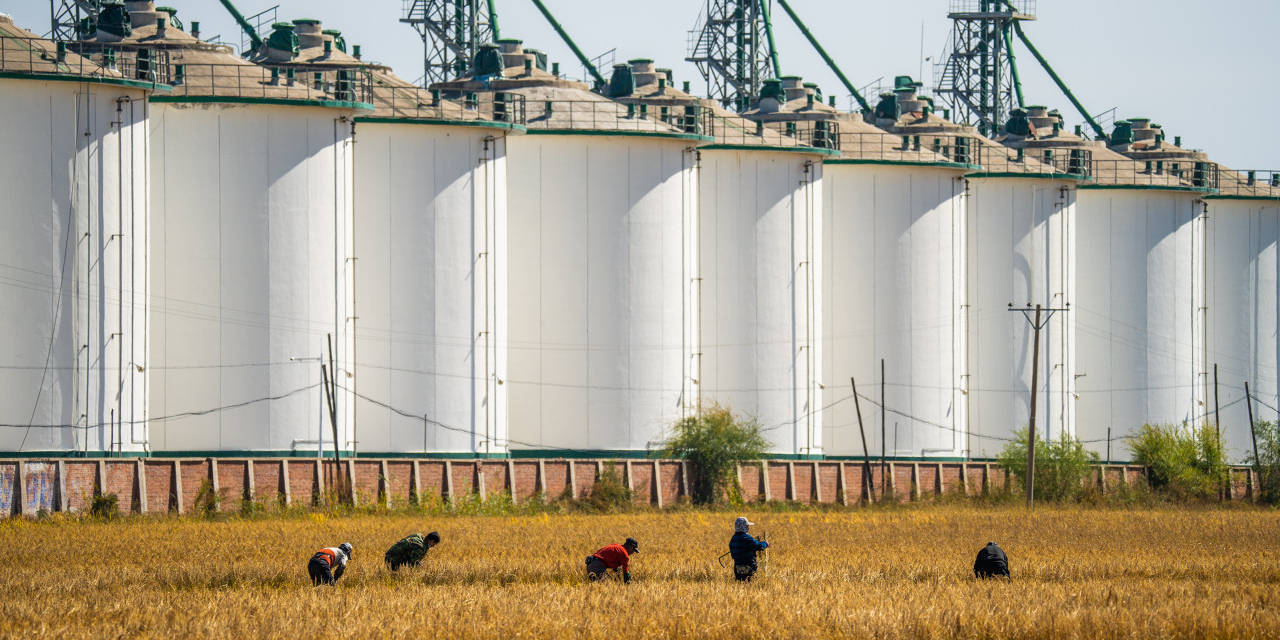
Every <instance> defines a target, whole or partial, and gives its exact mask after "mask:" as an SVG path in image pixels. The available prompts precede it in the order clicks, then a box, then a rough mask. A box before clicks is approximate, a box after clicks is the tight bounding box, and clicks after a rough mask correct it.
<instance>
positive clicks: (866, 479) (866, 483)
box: [849, 377, 884, 500]
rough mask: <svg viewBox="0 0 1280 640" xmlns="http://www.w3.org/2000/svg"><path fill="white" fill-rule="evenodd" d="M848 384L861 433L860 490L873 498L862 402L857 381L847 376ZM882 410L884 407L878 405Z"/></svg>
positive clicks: (869, 456) (873, 491) (869, 453)
mask: <svg viewBox="0 0 1280 640" xmlns="http://www.w3.org/2000/svg"><path fill="white" fill-rule="evenodd" d="M849 386H851V387H853V408H854V410H856V411H857V412H858V433H861V434H862V478H863V479H862V491H865V492H866V496H867V500H874V499H875V497H876V494H875V490H876V487H875V484H874V483H872V482H871V452H870V451H868V450H867V431H866V429H863V428H862V403H861V402H858V383H857V382H854V381H853V378H852V377H851V378H849ZM880 410H881V411H883V410H884V407H880Z"/></svg>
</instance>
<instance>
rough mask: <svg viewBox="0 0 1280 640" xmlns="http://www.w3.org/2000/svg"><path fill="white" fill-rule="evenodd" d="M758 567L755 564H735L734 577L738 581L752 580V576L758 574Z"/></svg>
mask: <svg viewBox="0 0 1280 640" xmlns="http://www.w3.org/2000/svg"><path fill="white" fill-rule="evenodd" d="M756 568H757V567H756V565H754V564H735V565H733V579H734V580H737V581H738V582H750V581H751V578H753V577H755V575H756Z"/></svg>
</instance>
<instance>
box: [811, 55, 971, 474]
mask: <svg viewBox="0 0 1280 640" xmlns="http://www.w3.org/2000/svg"><path fill="white" fill-rule="evenodd" d="M898 84H899V85H901V86H900V89H899V91H897V92H896V93H887V94H886V95H882V96H881V101H880V103H879V105H878V107H877V109H876V113H875V114H874V115H873V116H872V119H875V120H876V121H877V122H878V123H879V124H880V125H881V126H882V127H884V128H879V127H876V126H873V125H872V124H870V123H869V122H867V121H866V120H865V119H864V118H863V117H862V116H861V115H856V114H855V115H850V116H845V117H843V118H842V119H841V120H840V130H839V132H840V149H841V154H842V156H841V157H840V158H832V159H828V160H826V161H825V166H824V171H825V176H824V189H823V192H824V193H823V195H824V198H825V205H824V207H823V210H824V216H825V220H824V222H823V231H824V249H823V258H824V262H823V264H824V269H823V272H824V274H823V277H824V283H825V286H824V289H823V298H824V299H823V310H824V312H825V313H826V315H825V317H824V322H823V324H824V328H825V336H824V340H825V355H824V365H825V372H826V373H825V375H824V376H823V378H824V380H825V383H826V385H827V391H826V395H827V397H828V398H829V400H828V402H829V403H831V402H833V401H834V400H836V399H838V398H843V397H847V396H848V395H849V394H851V389H850V388H849V386H850V378H853V379H855V380H856V381H857V383H858V392H859V394H860V395H861V396H862V398H861V400H860V401H861V410H862V419H863V420H864V427H865V431H866V442H867V448H868V449H869V450H870V452H871V453H873V454H875V455H877V456H878V455H880V453H881V452H882V451H883V452H884V454H885V455H886V456H891V457H916V456H934V457H956V456H962V455H964V452H965V451H966V449H967V448H968V446H967V443H966V442H965V434H966V433H967V429H968V425H967V422H966V417H967V411H966V409H965V407H966V403H967V397H966V396H965V394H964V390H965V386H964V385H965V383H966V378H965V372H966V370H967V369H966V360H965V347H966V345H965V340H964V336H965V335H966V334H965V331H966V329H965V316H964V309H965V307H964V294H965V289H964V277H965V269H964V264H965V262H964V260H965V256H964V232H965V227H964V220H965V199H964V195H965V187H964V181H963V175H964V173H966V172H968V171H972V170H974V169H976V168H977V150H976V149H975V148H974V145H975V144H976V141H975V140H974V137H975V136H976V134H975V133H974V132H973V131H972V130H970V129H968V128H964V127H958V126H955V125H952V124H950V123H947V122H946V121H945V120H943V119H942V118H939V117H938V116H937V115H936V114H933V113H931V109H930V106H929V104H928V103H927V102H926V101H924V100H922V99H919V98H918V96H917V95H916V91H917V88H918V85H916V84H914V83H913V82H911V80H910V78H905V77H903V78H901V79H899V81H898ZM881 361H883V362H884V375H885V378H884V380H885V382H886V383H885V385H884V394H885V395H884V403H885V404H886V405H887V406H888V407H890V408H892V409H894V410H895V412H894V413H884V412H883V411H882V408H881V406H880V391H881V387H880V382H881V379H882V378H881V375H882V370H881ZM855 409H856V407H855V406H854V404H853V402H842V403H839V404H833V405H832V406H831V407H830V408H829V409H827V410H826V412H825V416H824V430H825V432H826V433H825V434H824V443H825V444H826V450H827V453H828V454H832V455H842V456H847V455H860V454H862V439H861V438H862V436H861V434H860V432H859V428H858V416H857V412H856V410H855ZM882 427H883V429H882Z"/></svg>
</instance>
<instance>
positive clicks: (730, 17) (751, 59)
mask: <svg viewBox="0 0 1280 640" xmlns="http://www.w3.org/2000/svg"><path fill="white" fill-rule="evenodd" d="M771 5H772V1H771V0H707V4H706V8H705V9H704V10H703V12H702V15H701V16H700V17H699V18H698V25H697V26H696V27H695V28H694V29H693V30H692V31H690V32H689V57H687V58H685V60H686V61H688V62H692V63H694V64H695V65H697V67H698V71H699V72H700V73H701V74H702V77H703V79H704V80H706V82H707V97H708V98H711V99H714V100H719V101H720V103H721V104H723V105H724V106H725V108H727V109H733V110H735V111H746V110H747V109H750V108H751V104H752V102H753V101H754V100H755V97H756V95H757V94H759V92H760V86H761V83H763V82H764V80H765V79H767V78H771V77H774V78H776V77H778V76H781V75H782V71H781V69H780V68H779V67H778V54H777V49H776V48H774V46H773V27H772V24H771V22H770V20H769V9H770V8H771Z"/></svg>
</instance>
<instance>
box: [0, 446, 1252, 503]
mask: <svg viewBox="0 0 1280 640" xmlns="http://www.w3.org/2000/svg"><path fill="white" fill-rule="evenodd" d="M609 469H612V470H613V471H615V472H616V473H617V475H618V477H620V478H621V480H622V482H623V484H624V485H625V486H627V487H629V488H630V489H631V491H632V494H633V499H634V501H635V502H636V504H638V505H650V506H654V507H658V508H662V507H665V506H670V505H673V504H676V503H678V502H681V501H684V500H686V499H688V496H689V495H690V486H691V484H690V482H691V474H692V473H693V470H692V469H691V468H690V466H689V465H688V464H687V463H685V462H682V461H679V460H657V459H623V460H604V459H600V460H595V459H593V460H586V459H564V458H555V459H523V458H519V459H517V458H512V459H505V460H494V459H488V460H442V459H438V458H426V457H424V458H419V459H412V458H394V459H378V458H358V459H355V460H350V459H348V460H344V461H343V462H342V463H341V464H340V465H339V464H338V463H336V462H334V461H333V460H331V459H328V458H325V459H319V458H314V457H311V458H285V459H282V458H235V457H227V458H135V459H127V458H107V459H85V458H66V459H49V458H45V459H9V460H0V517H6V516H15V515H25V516H36V515H39V514H41V513H53V512H69V513H81V512H86V511H88V510H89V509H90V507H91V505H92V504H93V500H94V498H95V497H98V496H103V495H114V496H116V498H117V500H118V504H119V508H120V510H121V511H122V512H124V513H179V514H185V513H191V512H192V511H193V508H194V507H195V505H196V502H197V496H198V495H199V494H200V492H201V488H202V486H208V487H210V488H212V490H213V492H214V493H215V494H216V495H217V496H218V497H219V500H218V508H220V509H221V510H223V511H238V510H240V509H242V508H243V507H244V506H245V505H246V503H252V504H255V505H258V506H262V507H290V506H293V507H300V508H310V507H320V506H324V505H325V504H327V502H328V501H329V500H332V499H334V498H335V497H336V496H338V495H339V494H338V492H339V491H343V495H345V488H346V487H351V488H352V491H350V495H351V497H352V498H353V499H354V502H355V504H357V505H367V504H386V505H388V506H389V507H392V508H397V507H404V506H408V505H411V504H415V503H416V504H434V503H442V504H449V503H452V502H454V501H457V500H461V499H469V500H470V499H479V500H481V501H483V500H486V499H488V498H490V497H493V496H495V495H497V494H502V495H503V497H504V499H508V500H511V501H512V502H514V503H523V502H526V501H530V500H555V499H559V498H564V499H579V498H583V497H585V496H587V495H588V494H589V493H590V491H591V487H592V485H593V484H594V483H595V481H596V478H599V477H601V476H602V475H603V474H605V473H606V471H607V470H609ZM868 472H869V474H868ZM1230 473H1231V482H1230V483H1229V486H1228V490H1227V492H1226V497H1227V498H1228V499H1230V500H1255V499H1256V497H1257V493H1258V489H1257V487H1258V486H1259V485H1258V478H1257V474H1256V472H1255V471H1254V470H1253V469H1252V468H1250V467H1232V468H1231V470H1230ZM868 475H869V478H870V486H871V488H872V490H871V491H870V492H867V491H865V490H864V489H863V487H864V486H866V482H867V478H868ZM737 476H738V483H739V485H740V486H741V488H742V498H743V499H744V500H746V501H748V502H773V501H788V502H798V503H805V504H815V503H825V504H842V505H849V506H853V505H860V504H867V503H870V502H879V501H886V500H893V501H900V502H905V501H913V500H926V499H929V498H931V497H936V496H942V495H944V494H951V495H960V496H980V495H985V494H989V493H995V492H1003V491H1014V490H1017V488H1018V485H1019V483H1018V482H1017V481H1016V479H1013V478H1012V477H1011V475H1010V473H1009V472H1008V471H1007V470H1006V469H1004V468H1002V467H1000V466H999V465H997V464H995V463H992V462H936V461H929V460H917V461H892V462H886V463H884V464H881V463H879V462H871V463H869V464H866V465H864V463H863V462H862V461H860V460H846V461H830V460H823V461H787V460H761V461H756V462H751V463H746V464H741V465H739V466H738V473H737ZM1146 482H1147V480H1146V469H1145V467H1140V466H1135V465H1119V464H1099V465H1094V466H1093V469H1092V472H1091V473H1090V474H1089V475H1088V477H1087V478H1086V480H1085V483H1086V484H1087V485H1089V486H1090V487H1091V488H1093V489H1094V490H1097V491H1100V492H1103V493H1106V492H1110V491H1115V490H1118V489H1120V488H1121V487H1125V486H1139V485H1143V484H1145V483H1146Z"/></svg>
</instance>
